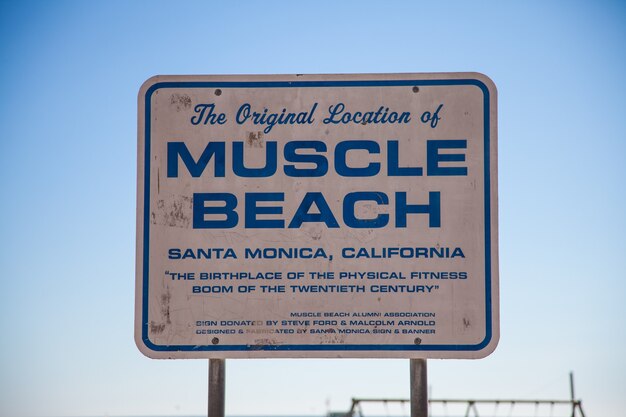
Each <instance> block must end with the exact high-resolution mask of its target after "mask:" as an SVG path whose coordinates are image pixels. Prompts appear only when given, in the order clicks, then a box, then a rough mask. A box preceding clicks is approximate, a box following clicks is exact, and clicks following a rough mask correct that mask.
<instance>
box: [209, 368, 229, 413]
mask: <svg viewBox="0 0 626 417" xmlns="http://www.w3.org/2000/svg"><path fill="white" fill-rule="evenodd" d="M225 376H226V360H224V359H209V405H208V416H209V417H224V404H225V401H224V397H225V393H226V382H225V379H226V378H225Z"/></svg>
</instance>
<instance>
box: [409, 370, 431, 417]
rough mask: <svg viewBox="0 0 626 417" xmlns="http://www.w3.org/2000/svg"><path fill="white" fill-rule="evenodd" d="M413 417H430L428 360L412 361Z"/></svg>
mask: <svg viewBox="0 0 626 417" xmlns="http://www.w3.org/2000/svg"><path fill="white" fill-rule="evenodd" d="M410 361H411V371H410V372H411V417H428V380H427V372H426V359H411V360H410Z"/></svg>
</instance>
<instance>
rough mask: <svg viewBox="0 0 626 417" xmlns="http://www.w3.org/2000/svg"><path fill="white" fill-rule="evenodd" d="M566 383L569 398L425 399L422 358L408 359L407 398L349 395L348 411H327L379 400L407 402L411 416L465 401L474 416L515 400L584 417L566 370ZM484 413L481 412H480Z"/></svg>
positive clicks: (357, 410) (358, 414)
mask: <svg viewBox="0 0 626 417" xmlns="http://www.w3.org/2000/svg"><path fill="white" fill-rule="evenodd" d="M569 383H570V394H571V398H570V399H569V400H530V399H518V400H515V399H499V400H495V399H494V400H491V399H481V400H474V399H467V400H463V399H429V398H428V396H427V388H426V387H427V380H426V359H411V398H410V399H408V400H407V399H404V398H353V399H352V406H351V407H350V411H348V412H347V413H343V412H342V413H330V414H329V415H331V414H332V416H334V417H363V410H362V408H361V404H364V403H383V404H392V403H397V404H406V403H408V402H410V403H411V417H427V416H428V406H429V405H432V404H443V405H444V406H445V405H447V404H466V405H467V408H466V411H465V416H466V417H469V416H470V412H471V411H473V412H474V414H473V415H474V416H478V415H479V414H478V405H481V404H482V405H487V404H491V405H495V406H496V407H497V406H499V405H505V404H506V405H510V406H511V407H513V406H515V404H534V405H535V406H536V407H538V406H539V405H545V404H547V405H550V406H555V405H563V406H565V405H571V406H572V414H571V416H572V417H577V415H580V417H585V412H584V411H583V406H582V400H577V399H576V395H575V392H574V373H573V372H570V374H569ZM483 415H484V414H483Z"/></svg>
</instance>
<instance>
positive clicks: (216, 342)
mask: <svg viewBox="0 0 626 417" xmlns="http://www.w3.org/2000/svg"><path fill="white" fill-rule="evenodd" d="M219 342H220V339H218V338H217V337H214V338H213V340H211V343H213V344H214V345H217V344H218V343H219Z"/></svg>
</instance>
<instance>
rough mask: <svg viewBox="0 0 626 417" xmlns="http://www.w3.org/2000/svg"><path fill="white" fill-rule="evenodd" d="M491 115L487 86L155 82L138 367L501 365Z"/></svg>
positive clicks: (407, 80) (384, 80) (288, 79)
mask: <svg viewBox="0 0 626 417" xmlns="http://www.w3.org/2000/svg"><path fill="white" fill-rule="evenodd" d="M496 100H497V97H496V89H495V86H494V84H493V83H492V82H491V80H490V79H489V78H487V77H485V76H484V75H482V74H476V73H443V74H376V75H366V74H360V75H303V76H301V75H275V76H158V77H153V78H151V79H149V80H148V81H146V83H144V85H143V86H142V87H141V90H140V92H139V115H138V116H139V129H138V136H139V139H138V192H137V276H136V280H137V282H136V320H135V322H136V326H135V338H136V342H137V345H138V346H139V349H140V350H141V351H142V352H143V353H144V354H146V355H147V356H150V357H153V358H207V357H208V358H231V357H406V358H420V357H421V358H479V357H484V356H486V355H488V354H489V353H491V352H492V351H493V349H494V348H495V346H496V344H497V341H498V336H499V327H498V308H499V306H498V252H497V250H498V229H497V183H496V181H497V125H496V115H497V112H496V107H497V102H496Z"/></svg>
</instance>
